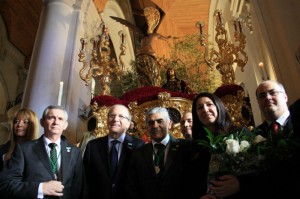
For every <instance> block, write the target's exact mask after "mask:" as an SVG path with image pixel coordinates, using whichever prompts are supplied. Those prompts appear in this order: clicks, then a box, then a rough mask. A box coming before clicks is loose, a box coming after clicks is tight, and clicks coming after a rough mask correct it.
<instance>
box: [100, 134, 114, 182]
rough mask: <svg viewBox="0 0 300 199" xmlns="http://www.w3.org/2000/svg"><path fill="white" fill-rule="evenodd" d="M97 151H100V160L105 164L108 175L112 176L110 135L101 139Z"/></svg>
mask: <svg viewBox="0 0 300 199" xmlns="http://www.w3.org/2000/svg"><path fill="white" fill-rule="evenodd" d="M97 147H98V148H97V153H98V152H99V156H98V157H99V162H100V164H104V167H105V168H106V173H107V175H109V176H111V168H110V160H109V155H108V153H109V149H108V136H105V137H103V138H100V139H99V144H97ZM101 159H102V160H101Z"/></svg>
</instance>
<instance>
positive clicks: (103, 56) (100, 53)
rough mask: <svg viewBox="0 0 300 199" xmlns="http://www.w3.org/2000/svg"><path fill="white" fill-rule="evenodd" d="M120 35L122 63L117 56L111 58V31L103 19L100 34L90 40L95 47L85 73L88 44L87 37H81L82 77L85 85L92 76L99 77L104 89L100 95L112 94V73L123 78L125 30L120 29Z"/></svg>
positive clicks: (80, 58)
mask: <svg viewBox="0 0 300 199" xmlns="http://www.w3.org/2000/svg"><path fill="white" fill-rule="evenodd" d="M118 34H119V36H120V38H121V45H120V50H121V52H120V55H119V60H120V65H119V64H118V63H117V61H116V60H115V58H113V59H111V57H110V56H111V55H110V54H111V49H110V47H109V44H110V42H109V32H108V27H107V26H106V24H105V23H104V22H103V21H102V23H101V24H100V34H99V35H96V36H95V37H93V38H91V39H90V42H91V43H92V44H93V49H92V52H91V60H90V62H89V69H88V70H87V73H86V74H85V75H84V73H85V70H86V68H87V61H86V55H85V51H86V48H85V47H86V45H87V43H88V42H87V39H84V38H81V39H80V43H81V49H80V52H79V54H78V57H79V60H78V61H79V62H82V63H83V67H82V68H81V69H80V71H79V76H80V78H81V79H82V80H83V81H84V82H85V85H86V86H88V85H89V82H90V81H91V78H92V77H99V82H100V84H101V87H102V90H101V91H100V93H99V95H110V83H111V81H112V74H115V75H116V77H117V78H118V79H120V78H121V75H122V72H123V70H124V66H125V65H124V62H123V60H122V56H124V55H125V50H126V47H125V37H126V35H125V33H124V31H119V33H118Z"/></svg>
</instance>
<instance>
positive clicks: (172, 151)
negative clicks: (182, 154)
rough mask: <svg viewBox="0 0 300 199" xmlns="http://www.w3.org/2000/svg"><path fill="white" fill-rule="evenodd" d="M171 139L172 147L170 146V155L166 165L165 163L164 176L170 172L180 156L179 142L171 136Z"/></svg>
mask: <svg viewBox="0 0 300 199" xmlns="http://www.w3.org/2000/svg"><path fill="white" fill-rule="evenodd" d="M170 138H171V139H170V146H169V151H168V155H167V159H166V163H165V168H164V172H163V176H164V175H165V173H167V172H168V170H169V169H170V168H171V166H172V165H173V164H174V160H176V157H177V155H178V150H179V141H178V140H177V139H174V138H173V137H171V136H170ZM163 176H162V177H163Z"/></svg>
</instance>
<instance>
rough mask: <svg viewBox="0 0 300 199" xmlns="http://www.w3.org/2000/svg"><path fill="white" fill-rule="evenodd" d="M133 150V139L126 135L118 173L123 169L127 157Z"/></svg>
mask: <svg viewBox="0 0 300 199" xmlns="http://www.w3.org/2000/svg"><path fill="white" fill-rule="evenodd" d="M132 149H133V143H132V137H130V136H128V135H126V136H125V138H124V142H123V146H122V152H121V155H120V159H119V166H118V171H119V170H121V168H123V165H124V162H125V159H126V156H127V155H128V153H129V152H130V151H131V150H132Z"/></svg>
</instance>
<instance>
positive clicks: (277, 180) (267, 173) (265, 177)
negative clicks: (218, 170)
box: [239, 114, 300, 199]
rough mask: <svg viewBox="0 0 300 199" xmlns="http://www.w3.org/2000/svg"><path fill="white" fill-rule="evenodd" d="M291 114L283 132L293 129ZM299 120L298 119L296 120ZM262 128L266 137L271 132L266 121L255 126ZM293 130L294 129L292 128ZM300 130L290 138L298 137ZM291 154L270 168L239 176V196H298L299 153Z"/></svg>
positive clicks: (286, 197)
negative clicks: (256, 173)
mask: <svg viewBox="0 0 300 199" xmlns="http://www.w3.org/2000/svg"><path fill="white" fill-rule="evenodd" d="M292 117H293V115H292V114H291V116H290V117H289V118H288V119H287V123H286V126H285V127H284V128H283V134H284V135H287V133H289V132H291V131H293V125H294V124H293V123H292ZM298 122H299V121H298ZM257 128H258V129H260V130H262V131H261V133H260V134H261V135H262V136H264V137H267V136H268V134H269V133H270V132H271V131H270V128H269V126H268V124H267V122H266V121H265V122H263V123H262V124H261V125H259V126H258V127H257ZM294 130H295V129H294ZM299 133H300V132H295V131H294V132H293V136H292V139H298V138H299ZM291 155H292V156H291V157H289V158H287V159H286V160H284V161H281V162H279V163H276V164H275V163H274V165H272V167H271V168H268V169H267V170H264V171H261V172H260V173H259V174H258V175H254V176H240V177H239V179H240V185H241V191H240V193H239V198H242V199H244V198H249V199H250V198H258V197H261V198H273V199H292V198H299V190H298V189H299V187H300V183H299V179H300V153H299V150H298V151H296V152H295V153H294V154H291Z"/></svg>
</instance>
